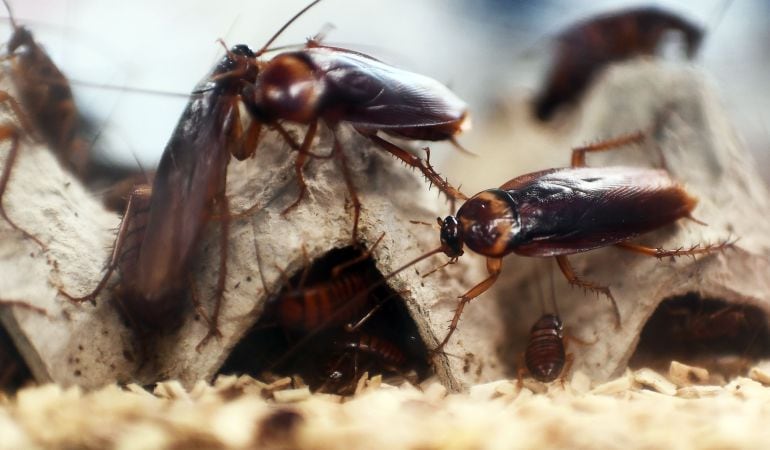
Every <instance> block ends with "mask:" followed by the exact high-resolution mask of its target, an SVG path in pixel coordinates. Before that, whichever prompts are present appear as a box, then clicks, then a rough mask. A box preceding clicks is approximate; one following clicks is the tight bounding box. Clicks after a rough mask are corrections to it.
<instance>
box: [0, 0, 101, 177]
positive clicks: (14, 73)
mask: <svg viewBox="0 0 770 450" xmlns="http://www.w3.org/2000/svg"><path fill="white" fill-rule="evenodd" d="M3 3H4V4H5V7H6V9H7V10H8V14H9V16H10V20H11V25H12V27H13V34H12V35H11V38H10V40H9V41H8V47H7V55H6V56H5V59H8V60H10V68H9V70H8V72H9V74H10V76H11V79H12V80H13V82H14V85H15V86H16V90H17V92H18V96H19V99H18V100H19V101H18V102H19V104H20V105H21V108H20V109H21V110H23V111H24V112H25V113H26V114H24V115H23V120H26V121H28V122H29V126H28V127H27V128H28V129H30V130H33V131H34V132H35V133H36V134H37V133H39V134H40V135H41V137H42V138H43V140H44V141H45V142H46V144H47V145H48V147H49V148H50V149H51V150H53V151H54V153H56V156H57V157H58V158H59V162H61V163H62V165H63V166H65V167H66V168H67V169H69V170H70V171H72V172H73V173H74V174H75V175H77V176H78V177H79V178H81V179H82V178H84V177H85V175H86V171H87V170H88V165H89V156H88V146H87V145H86V142H85V141H84V140H83V139H82V138H80V137H79V136H78V128H79V126H80V125H79V121H80V117H79V115H78V111H77V108H76V107H75V101H74V98H73V96H72V88H71V87H70V83H69V80H67V77H66V76H64V74H63V73H62V72H61V71H60V70H59V68H58V67H57V66H56V64H55V63H54V62H53V60H51V58H50V57H49V56H48V54H47V53H46V52H45V50H43V48H42V47H41V46H40V44H38V43H37V42H35V39H34V37H33V36H32V33H31V32H30V31H29V30H28V29H27V28H25V27H23V26H20V25H18V24H17V23H16V20H15V19H14V17H13V14H12V13H11V7H10V5H9V4H8V2H7V0H3ZM4 101H9V102H13V100H8V99H4ZM14 109H18V108H16V107H15V106H14ZM9 159H10V158H9ZM6 165H8V164H6ZM6 170H10V169H9V168H7V169H6Z"/></svg>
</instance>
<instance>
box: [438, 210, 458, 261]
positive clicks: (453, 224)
mask: <svg viewBox="0 0 770 450" xmlns="http://www.w3.org/2000/svg"><path fill="white" fill-rule="evenodd" d="M436 220H437V221H438V224H439V225H440V226H441V250H442V251H443V252H444V253H446V255H447V256H448V257H450V258H457V257H460V256H462V254H463V235H462V229H461V228H460V223H459V222H458V221H457V218H456V217H454V216H447V217H446V219H444V220H441V218H440V217H439V218H437V219H436Z"/></svg>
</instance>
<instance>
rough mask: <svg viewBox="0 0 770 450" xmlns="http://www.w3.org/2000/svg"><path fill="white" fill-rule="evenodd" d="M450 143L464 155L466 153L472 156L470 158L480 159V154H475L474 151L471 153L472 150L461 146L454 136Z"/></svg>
mask: <svg viewBox="0 0 770 450" xmlns="http://www.w3.org/2000/svg"><path fill="white" fill-rule="evenodd" d="M449 142H451V143H452V145H453V146H454V148H456V149H457V150H460V152H462V153H465V154H466V155H470V156H473V157H476V158H478V157H479V154H478V153H473V152H472V151H470V150H468V149H467V148H465V147H463V146H462V145H461V144H460V142H459V141H458V140H457V138H455V137H454V136H451V137H450V138H449Z"/></svg>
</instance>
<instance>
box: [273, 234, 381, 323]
mask: <svg viewBox="0 0 770 450" xmlns="http://www.w3.org/2000/svg"><path fill="white" fill-rule="evenodd" d="M383 237H384V235H382V236H380V238H379V239H378V240H377V242H375V243H374V245H372V248H370V249H368V250H366V251H364V252H362V253H361V254H360V255H358V256H357V257H355V258H353V259H349V260H347V261H345V262H342V263H340V264H337V265H335V267H333V268H332V269H331V270H325V267H324V264H320V270H313V271H312V272H313V273H310V271H311V268H312V267H317V266H319V265H312V266H311V264H310V263H309V262H306V264H305V267H304V269H303V271H302V274H301V276H300V281H299V285H298V286H296V287H292V286H291V283H290V282H289V280H288V279H285V280H284V286H285V287H284V289H282V290H281V292H280V293H279V294H278V295H276V296H274V297H273V298H272V299H270V300H268V304H267V306H266V317H267V318H268V320H273V321H275V322H276V325H278V326H280V327H281V328H283V329H284V330H286V331H291V332H296V333H298V334H306V333H312V332H314V331H317V330H322V329H326V328H334V327H341V326H343V325H346V324H348V323H350V322H353V321H355V320H357V319H358V317H360V315H361V314H362V313H363V312H364V311H365V310H366V308H367V305H369V303H370V302H371V301H372V294H373V290H372V289H370V287H371V286H373V285H375V284H376V283H377V282H378V277H377V269H376V268H375V266H374V262H373V260H371V258H370V256H371V252H372V250H373V249H374V248H375V247H376V246H377V245H378V244H379V243H380V241H381V240H382V238H383ZM308 275H311V279H310V280H308ZM284 278H285V277H284Z"/></svg>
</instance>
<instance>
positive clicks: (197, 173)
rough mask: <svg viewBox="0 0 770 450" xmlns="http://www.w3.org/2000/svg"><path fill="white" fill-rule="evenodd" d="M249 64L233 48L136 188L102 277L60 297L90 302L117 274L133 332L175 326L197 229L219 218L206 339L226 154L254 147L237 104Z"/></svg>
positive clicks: (224, 229)
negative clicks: (149, 178) (150, 175)
mask: <svg viewBox="0 0 770 450" xmlns="http://www.w3.org/2000/svg"><path fill="white" fill-rule="evenodd" d="M253 57H254V53H253V52H252V51H251V50H250V49H249V48H248V47H246V46H240V45H239V46H235V47H233V48H232V49H231V50H230V51H228V52H227V55H226V56H225V57H224V58H223V59H222V61H221V62H220V63H219V64H218V65H217V66H216V67H215V68H214V70H213V71H212V73H211V75H210V76H208V77H207V78H206V79H205V80H204V81H203V82H202V83H201V85H199V87H198V88H197V89H196V91H195V92H194V93H193V96H192V99H191V100H190V103H189V104H188V105H187V108H186V109H185V111H184V113H183V114H182V117H181V119H180V121H179V124H178V125H177V128H176V129H175V131H174V133H173V135H172V136H171V139H170V141H169V143H168V145H167V146H166V149H165V151H164V153H163V156H162V157H161V161H160V164H159V166H158V169H157V172H156V175H155V179H154V182H153V185H152V188H150V186H148V185H142V186H138V187H136V188H134V190H133V191H132V192H131V194H130V196H129V200H128V207H127V208H126V212H125V214H124V216H123V220H122V222H121V226H120V229H119V231H118V236H117V239H116V241H115V245H114V248H113V253H112V257H111V260H110V262H109V264H108V267H107V271H106V273H105V275H104V277H103V278H102V280H101V281H100V282H99V284H98V285H97V286H96V288H95V289H94V290H93V291H92V292H91V293H89V294H88V295H86V296H84V297H80V298H73V297H71V296H70V295H69V294H65V295H67V296H68V297H70V298H72V299H73V300H76V301H83V300H92V299H94V298H95V297H96V295H98V293H99V292H100V291H101V290H102V289H103V288H104V286H105V285H106V283H107V281H108V280H109V278H110V276H111V274H112V272H113V271H114V270H115V269H116V268H117V269H118V270H119V272H120V274H121V280H122V281H121V289H120V291H119V293H118V296H117V298H118V299H119V304H120V309H121V310H122V311H123V312H124V313H125V315H126V316H127V318H128V320H129V322H130V323H131V324H132V325H133V326H134V327H136V328H144V329H150V330H160V329H163V328H168V327H171V326H173V324H176V323H179V322H180V320H179V319H180V314H179V313H180V311H181V309H182V308H183V307H184V305H185V302H184V298H185V297H186V292H187V290H186V287H187V283H188V274H189V266H190V262H191V259H192V256H193V254H194V250H195V247H196V245H197V242H198V240H199V236H200V232H201V229H202V228H203V225H204V224H205V222H206V221H207V219H208V218H210V217H211V216H214V215H217V216H219V218H220V221H219V222H220V227H221V233H220V236H221V239H220V244H221V245H220V272H219V277H218V282H217V290H216V298H217V302H216V305H215V307H214V312H213V314H212V316H211V318H210V319H209V322H210V332H209V335H207V338H208V337H210V336H213V335H214V334H215V333H216V332H217V329H216V323H217V319H218V315H219V306H220V300H221V296H222V293H223V292H224V283H225V276H226V272H225V271H226V267H225V262H226V259H227V245H226V244H227V240H228V234H229V207H228V200H227V197H226V196H225V182H226V175H227V164H228V162H229V160H230V155H231V154H233V155H243V154H244V153H248V151H250V150H248V149H251V148H253V147H254V145H255V141H254V135H253V130H254V128H248V129H246V130H243V129H242V127H241V122H240V120H241V119H240V114H239V110H238V100H237V99H238V97H237V94H238V91H239V90H240V88H241V85H242V83H243V82H244V79H247V80H248V79H251V80H253V77H254V74H255V72H254V66H253V65H252V61H253ZM205 340H206V339H204V341H205Z"/></svg>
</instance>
